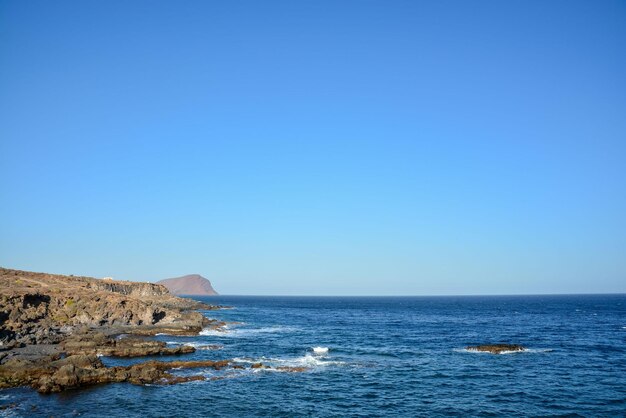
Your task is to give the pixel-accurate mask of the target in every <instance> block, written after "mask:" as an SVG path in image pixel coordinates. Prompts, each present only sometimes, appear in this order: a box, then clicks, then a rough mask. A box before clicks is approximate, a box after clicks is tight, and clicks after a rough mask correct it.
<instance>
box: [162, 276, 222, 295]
mask: <svg viewBox="0 0 626 418" xmlns="http://www.w3.org/2000/svg"><path fill="white" fill-rule="evenodd" d="M157 285H163V286H165V287H166V288H167V289H168V290H169V291H170V293H172V294H174V295H194V296H211V295H217V292H216V291H215V289H213V286H211V282H210V281H209V280H207V279H205V278H204V277H202V276H200V275H199V274H189V275H187V276H182V277H175V278H172V279H165V280H160V281H158V282H157Z"/></svg>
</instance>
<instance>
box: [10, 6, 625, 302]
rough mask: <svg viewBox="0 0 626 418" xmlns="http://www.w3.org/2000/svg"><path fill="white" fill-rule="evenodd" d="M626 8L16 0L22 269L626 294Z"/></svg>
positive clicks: (15, 244)
mask: <svg viewBox="0 0 626 418" xmlns="http://www.w3.org/2000/svg"><path fill="white" fill-rule="evenodd" d="M625 21H626V3H624V2H623V1H601V2H593V1H550V2H544V1H524V2H521V1H520V2H515V1H512V2H500V1H493V2H491V1H477V2H465V1H458V2H453V1H431V2H413V1H266V2H260V1H220V2H210V1H185V2H174V1H169V2H163V1H133V2H126V1H107V2H89V1H87V2H86V1H75V2H68V1H57V2H46V1H28V2H24V1H0V202H1V204H0V265H2V266H5V267H11V268H18V269H26V270H35V271H46V272H55V273H64V274H75V275H78V274H80V275H90V276H96V277H102V276H113V277H115V278H118V279H130V280H158V279H162V278H167V277H173V276H179V275H183V274H187V273H200V274H202V275H204V276H205V277H207V278H210V279H211V280H212V281H213V284H214V286H215V287H216V289H217V290H218V291H220V292H222V293H226V294H311V295H346V294H347V295H362V294H369V295H376V294H381V295H420V294H516V293H579V292H626V117H625V113H626V112H625V110H626V77H624V74H626V54H625V53H624V51H625V50H626V25H624V22H625Z"/></svg>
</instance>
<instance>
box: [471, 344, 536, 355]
mask: <svg viewBox="0 0 626 418" xmlns="http://www.w3.org/2000/svg"><path fill="white" fill-rule="evenodd" d="M466 349H467V350H469V351H483V352H486V353H491V354H502V353H505V352H517V351H524V350H525V348H524V347H522V346H521V345H517V344H484V345H475V346H469V347H466Z"/></svg>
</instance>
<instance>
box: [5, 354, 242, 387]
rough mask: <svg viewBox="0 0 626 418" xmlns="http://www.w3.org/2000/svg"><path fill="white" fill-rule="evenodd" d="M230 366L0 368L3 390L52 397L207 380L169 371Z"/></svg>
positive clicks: (46, 364) (22, 364)
mask: <svg viewBox="0 0 626 418" xmlns="http://www.w3.org/2000/svg"><path fill="white" fill-rule="evenodd" d="M229 364H230V362H229V361H228V360H221V361H212V360H206V361H171V362H162V361H147V362H145V363H140V364H135V365H132V366H125V367H121V366H118V367H105V366H104V364H103V363H102V361H100V359H99V358H98V357H97V356H95V355H85V354H79V355H72V356H68V357H66V358H63V359H41V360H39V361H31V362H28V361H24V360H20V359H15V360H11V361H8V362H6V363H5V364H4V365H3V366H2V367H1V368H0V388H7V387H14V386H26V385H28V386H32V387H33V388H34V389H36V390H37V391H38V392H40V393H52V392H60V391H62V390H66V389H71V388H77V387H82V386H87V385H94V384H99V383H115V382H129V383H133V384H138V385H141V384H147V383H159V384H174V383H182V382H188V381H192V380H204V379H205V377H204V376H202V375H195V376H175V375H172V374H170V373H169V372H168V370H172V369H181V368H182V369H184V368H198V367H203V368H213V369H216V370H219V369H221V368H224V367H227V366H228V365H229Z"/></svg>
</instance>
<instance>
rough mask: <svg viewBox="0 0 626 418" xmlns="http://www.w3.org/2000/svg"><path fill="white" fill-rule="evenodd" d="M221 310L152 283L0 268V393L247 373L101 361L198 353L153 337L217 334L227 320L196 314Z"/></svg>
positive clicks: (220, 364)
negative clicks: (23, 388) (24, 388)
mask: <svg viewBox="0 0 626 418" xmlns="http://www.w3.org/2000/svg"><path fill="white" fill-rule="evenodd" d="M221 308H224V307H220V306H211V305H206V304H203V303H200V302H197V301H194V300H191V299H186V298H179V297H176V296H173V295H171V294H170V293H169V291H168V290H167V289H166V288H165V287H164V286H162V285H158V284H153V283H139V282H125V281H114V280H101V279H96V278H92V277H75V276H63V275H54V274H46V273H34V272H28V271H21V270H11V269H6V268H0V389H4V388H11V387H17V386H31V387H32V388H34V389H35V390H37V391H38V392H40V393H52V392H59V391H63V390H66V389H74V388H79V387H83V386H87V385H92V384H99V383H115V382H129V383H132V384H148V383H151V384H154V383H157V384H174V383H183V382H188V381H192V380H204V379H205V378H204V377H203V376H202V375H192V376H176V375H173V374H171V373H169V370H171V369H174V368H176V369H187V368H198V367H203V368H214V369H223V368H234V369H237V368H242V367H243V366H241V365H238V364H234V363H233V362H232V361H230V360H217V361H212V360H211V361H208V360H207V361H154V360H150V361H145V362H142V363H138V364H134V365H132V366H127V367H122V366H116V367H107V366H105V365H104V364H103V363H102V361H101V360H100V358H99V357H100V356H112V357H144V356H155V355H159V356H161V355H184V354H189V353H193V352H194V351H195V350H196V349H195V348H194V347H190V346H186V345H179V346H174V347H168V346H167V345H166V344H165V343H164V342H161V341H155V340H151V339H150V338H149V337H150V336H153V335H156V334H170V335H197V334H198V333H199V332H200V331H202V330H203V329H207V328H208V329H211V328H212V329H220V328H221V327H223V326H224V325H225V323H223V322H220V321H217V320H211V319H208V318H206V317H205V316H204V315H202V313H200V312H198V310H213V309H221ZM213 348H215V347H213V346H207V349H213ZM251 367H253V368H259V367H265V366H264V365H260V366H259V365H252V366H251ZM283 371H302V370H300V368H294V369H293V370H290V369H289V370H288V369H285V370H283Z"/></svg>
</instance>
